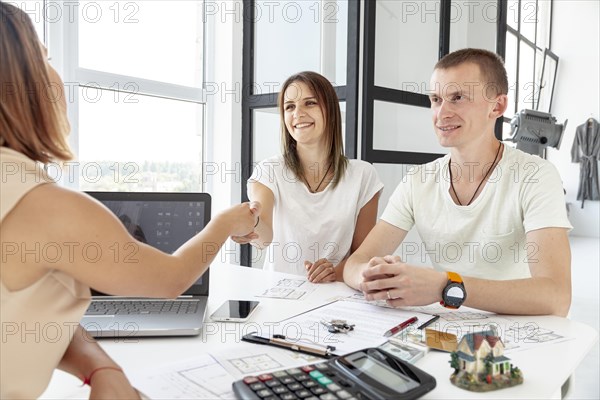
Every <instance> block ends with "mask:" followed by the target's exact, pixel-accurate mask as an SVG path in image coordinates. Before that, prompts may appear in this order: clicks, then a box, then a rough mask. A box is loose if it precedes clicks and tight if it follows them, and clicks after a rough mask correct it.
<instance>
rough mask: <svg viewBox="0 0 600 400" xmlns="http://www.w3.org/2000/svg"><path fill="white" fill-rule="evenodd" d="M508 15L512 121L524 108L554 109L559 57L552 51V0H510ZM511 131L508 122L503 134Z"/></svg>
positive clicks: (509, 112)
mask: <svg viewBox="0 0 600 400" xmlns="http://www.w3.org/2000/svg"><path fill="white" fill-rule="evenodd" d="M505 15H506V27H505V32H506V47H505V50H506V51H505V56H504V58H505V65H506V70H507V73H508V84H509V92H508V100H509V104H508V109H507V111H506V113H505V114H504V122H509V121H510V119H511V118H512V117H513V115H514V114H515V113H517V112H519V111H521V110H523V109H530V110H539V111H544V112H550V109H551V106H552V103H551V102H552V93H553V87H554V80H555V77H556V70H557V68H558V56H556V55H555V54H554V53H552V51H551V50H550V48H551V31H552V1H551V0H548V1H540V0H508V1H507V3H506V13H505ZM509 134H510V125H508V124H505V125H504V129H503V137H504V138H505V139H506V138H508V137H509V136H510V135H509Z"/></svg>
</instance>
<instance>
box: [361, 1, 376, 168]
mask: <svg viewBox="0 0 600 400" xmlns="http://www.w3.org/2000/svg"><path fill="white" fill-rule="evenodd" d="M375 9H376V4H375V2H371V1H366V2H365V3H364V14H365V15H364V18H363V20H364V34H363V60H362V63H363V103H362V105H363V112H362V132H361V158H362V159H363V160H367V161H371V158H372V153H373V108H374V105H373V103H374V99H373V88H374V86H375V17H376V15H375Z"/></svg>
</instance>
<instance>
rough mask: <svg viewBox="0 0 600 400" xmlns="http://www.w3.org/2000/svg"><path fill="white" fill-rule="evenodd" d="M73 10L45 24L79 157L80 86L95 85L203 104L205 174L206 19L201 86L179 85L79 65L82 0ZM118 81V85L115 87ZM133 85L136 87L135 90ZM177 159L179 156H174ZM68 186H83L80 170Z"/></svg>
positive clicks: (202, 1)
mask: <svg viewBox="0 0 600 400" xmlns="http://www.w3.org/2000/svg"><path fill="white" fill-rule="evenodd" d="M197 1H200V6H201V9H202V14H203V15H202V20H203V21H206V20H207V19H206V16H205V12H206V6H205V0H197ZM47 3H48V2H47V0H43V6H42V10H43V11H42V15H45V14H44V13H45V7H46V5H47ZM71 7H72V9H71V11H70V12H71V13H73V14H72V15H74V16H75V17H74V18H72V19H71V18H61V21H59V22H58V23H48V21H46V20H45V19H44V24H45V26H46V27H47V28H46V29H45V31H44V32H45V43H46V45H47V46H48V51H49V56H50V57H51V58H52V64H53V66H55V68H56V69H57V70H58V71H59V72H61V74H60V75H61V76H62V77H63V81H64V83H65V87H66V90H65V96H66V100H67V103H68V104H69V107H68V111H67V112H68V117H69V121H70V122H71V133H70V135H69V144H70V147H71V150H72V151H73V152H74V154H76V156H77V157H76V158H77V159H78V158H79V157H78V155H79V138H80V130H79V126H80V124H79V121H80V118H79V108H80V101H81V100H80V96H79V88H94V89H97V90H103V91H116V92H119V94H123V95H124V96H126V95H128V94H131V95H142V96H148V97H154V98H161V99H168V100H173V101H184V102H191V103H194V104H197V105H199V106H201V107H202V113H203V115H204V117H203V118H202V121H203V123H202V126H200V127H199V128H200V135H201V138H202V141H201V149H200V150H201V154H202V160H201V161H200V165H201V171H200V174H201V177H204V173H205V171H204V168H205V165H204V164H205V163H204V161H205V160H206V132H207V129H206V126H207V124H208V123H209V122H208V121H207V118H206V117H207V116H208V115H207V109H208V104H207V103H208V102H207V97H208V96H207V93H208V92H207V90H206V70H207V60H206V57H205V55H206V54H207V44H206V37H207V26H208V24H207V23H203V26H202V54H203V57H202V59H203V66H202V82H201V86H199V87H192V86H184V85H178V84H173V83H168V82H163V81H156V80H151V79H145V78H139V77H135V76H129V75H124V74H117V73H113V72H106V71H101V70H94V69H89V68H83V67H80V66H79V20H80V18H81V16H82V13H81V10H80V7H81V4H80V3H79V2H76V3H73V4H72V5H71ZM115 85H116V86H117V89H115ZM132 85H133V90H132ZM174 161H176V160H174ZM62 183H63V184H64V185H65V186H67V187H71V188H74V189H79V187H80V176H79V175H78V174H75V175H73V176H72V177H70V179H69V180H68V181H63V182H62ZM205 187H206V183H205V182H204V179H201V180H200V191H204V190H205Z"/></svg>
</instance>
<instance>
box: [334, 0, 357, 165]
mask: <svg viewBox="0 0 600 400" xmlns="http://www.w3.org/2000/svg"><path fill="white" fill-rule="evenodd" d="M360 5H361V2H360V1H349V2H348V38H347V39H348V40H347V42H348V43H347V52H346V54H347V56H346V87H345V93H344V99H345V100H346V145H345V149H344V151H345V153H346V157H349V158H356V157H357V155H358V154H357V149H358V146H357V143H356V141H357V133H358V118H357V117H358V71H359V52H360ZM338 98H339V99H340V100H342V98H341V96H340V94H339V93H338Z"/></svg>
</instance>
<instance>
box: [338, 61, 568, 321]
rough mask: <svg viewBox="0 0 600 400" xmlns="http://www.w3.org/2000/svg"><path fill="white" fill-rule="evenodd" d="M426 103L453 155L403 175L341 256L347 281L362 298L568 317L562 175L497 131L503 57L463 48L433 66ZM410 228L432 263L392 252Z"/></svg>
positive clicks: (503, 102) (504, 87) (503, 93)
mask: <svg viewBox="0 0 600 400" xmlns="http://www.w3.org/2000/svg"><path fill="white" fill-rule="evenodd" d="M430 90H431V91H430V95H429V98H430V100H431V111H432V120H433V125H434V130H435V133H436V136H437V138H438V140H439V143H440V144H441V145H442V146H444V147H447V148H448V149H449V150H450V153H449V154H448V155H446V156H445V157H443V158H441V159H438V160H435V161H433V162H431V163H428V164H425V165H422V166H419V167H417V168H415V169H413V170H412V171H410V172H409V174H407V176H406V177H405V178H404V179H403V180H402V182H400V184H399V185H398V187H397V189H396V190H395V192H394V194H393V195H392V197H391V199H390V201H389V203H388V206H387V207H386V209H385V211H384V213H383V215H382V218H381V220H380V221H379V222H378V223H377V225H376V226H375V227H374V228H373V230H372V231H371V232H370V233H369V235H368V236H367V238H366V239H365V240H364V242H363V243H362V245H361V246H360V247H359V248H358V249H357V250H356V252H354V253H353V255H352V256H351V257H350V258H349V259H348V261H347V263H346V268H345V270H344V281H345V282H346V283H347V284H348V285H349V286H351V287H353V288H355V289H359V290H362V291H363V292H364V293H365V296H366V298H367V299H368V300H387V301H388V303H389V304H391V305H393V306H396V307H401V306H414V305H427V304H431V303H434V302H440V303H441V304H442V305H444V306H445V307H448V308H451V309H457V308H459V307H460V306H461V305H463V304H464V305H465V306H468V307H473V308H477V309H480V310H487V311H492V312H496V313H505V314H535V315H542V314H554V315H561V316H565V315H567V313H568V311H569V307H570V303H571V253H570V247H569V241H568V238H567V232H568V230H569V229H570V228H571V225H570V223H569V221H568V219H567V215H566V209H565V202H564V194H563V190H562V184H561V181H560V176H559V174H558V172H557V170H556V168H554V166H553V165H552V164H550V163H549V162H547V161H546V160H543V159H541V158H539V157H537V156H532V155H529V154H526V153H523V152H521V151H520V150H516V149H514V148H511V147H506V146H504V144H503V143H502V142H500V141H498V140H497V139H496V137H495V135H494V126H495V123H496V120H497V119H498V118H501V117H502V115H503V114H504V111H505V110H506V107H507V103H508V100H507V92H508V82H507V78H506V70H505V69H504V65H503V62H502V60H501V59H500V57H498V56H497V55H496V54H494V53H491V52H488V51H486V50H479V49H463V50H459V51H456V52H454V53H451V54H448V55H447V56H445V57H444V58H442V59H441V60H440V61H439V62H438V63H437V64H436V66H435V69H434V72H433V75H432V77H431V83H430ZM413 226H415V227H416V228H417V231H418V232H419V234H420V236H421V238H422V240H423V244H422V247H421V251H422V252H425V253H427V255H428V256H429V258H430V260H431V263H432V267H433V268H423V267H418V266H413V265H409V264H407V263H405V262H403V260H401V259H400V257H398V256H392V255H390V254H392V253H394V251H395V250H396V249H397V248H398V246H399V245H400V244H401V243H402V242H403V240H404V239H405V237H406V235H407V233H408V231H409V230H410V229H411V228H412V227H413Z"/></svg>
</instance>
